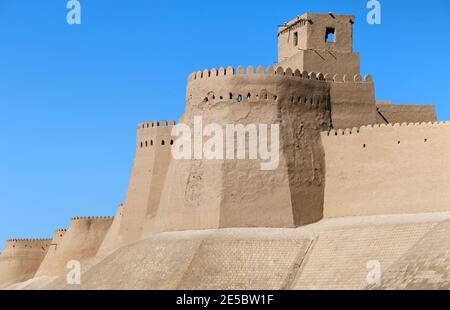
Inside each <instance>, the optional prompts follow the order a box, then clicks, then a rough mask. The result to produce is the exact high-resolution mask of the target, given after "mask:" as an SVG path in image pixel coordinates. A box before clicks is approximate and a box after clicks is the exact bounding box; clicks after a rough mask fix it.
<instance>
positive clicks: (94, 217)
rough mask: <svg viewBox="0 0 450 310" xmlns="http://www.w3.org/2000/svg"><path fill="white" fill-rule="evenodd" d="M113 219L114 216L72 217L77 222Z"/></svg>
mask: <svg viewBox="0 0 450 310" xmlns="http://www.w3.org/2000/svg"><path fill="white" fill-rule="evenodd" d="M112 220H114V216H84V217H72V222H77V221H112ZM66 231H67V230H66Z"/></svg>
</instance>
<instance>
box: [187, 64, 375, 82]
mask: <svg viewBox="0 0 450 310" xmlns="http://www.w3.org/2000/svg"><path fill="white" fill-rule="evenodd" d="M254 75H256V76H273V75H277V76H285V77H297V78H304V79H311V80H317V81H329V82H338V83H340V82H346V83H366V82H372V78H371V76H370V75H366V76H365V77H364V79H363V78H362V76H361V75H360V74H354V75H352V74H334V75H333V74H330V73H321V72H318V73H316V72H312V71H300V70H299V69H292V68H290V67H287V68H286V69H284V68H283V67H282V66H276V68H274V66H269V67H267V68H266V69H264V67H263V66H261V65H259V66H258V67H257V69H256V73H255V68H254V67H253V66H248V67H247V69H245V68H244V67H243V66H238V67H237V68H236V70H235V69H234V68H233V67H228V68H227V69H226V71H225V69H223V68H221V69H220V70H219V71H217V70H216V69H215V68H213V69H210V70H209V69H205V70H203V71H197V72H194V73H191V74H190V75H189V78H188V83H191V82H194V81H198V80H203V79H210V78H218V77H224V76H226V77H232V76H236V77H240V76H254Z"/></svg>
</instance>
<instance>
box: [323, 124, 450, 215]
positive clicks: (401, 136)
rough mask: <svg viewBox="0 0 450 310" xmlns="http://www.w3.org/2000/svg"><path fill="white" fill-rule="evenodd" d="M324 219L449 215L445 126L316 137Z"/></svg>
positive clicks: (448, 129)
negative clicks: (322, 169) (321, 159)
mask: <svg viewBox="0 0 450 310" xmlns="http://www.w3.org/2000/svg"><path fill="white" fill-rule="evenodd" d="M322 141H323V145H324V148H325V154H326V156H325V158H326V186H325V209H324V216H325V217H345V216H360V215H361V216H364V215H378V214H401V213H427V212H440V211H449V210H450V192H449V191H448V188H449V186H450V173H449V172H450V170H449V168H448V167H450V156H449V154H450V144H449V143H448V141H450V123H448V122H447V123H422V124H409V125H407V124H402V125H399V124H396V125H393V126H392V125H388V126H386V125H381V126H378V125H376V126H373V127H372V126H368V127H362V128H360V129H359V130H358V129H356V128H355V129H353V130H350V129H347V130H345V131H344V130H338V131H331V132H329V133H323V134H322Z"/></svg>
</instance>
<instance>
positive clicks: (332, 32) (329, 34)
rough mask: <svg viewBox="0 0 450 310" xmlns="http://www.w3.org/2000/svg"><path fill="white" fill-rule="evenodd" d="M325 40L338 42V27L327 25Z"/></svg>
mask: <svg viewBox="0 0 450 310" xmlns="http://www.w3.org/2000/svg"><path fill="white" fill-rule="evenodd" d="M325 42H326V43H334V42H336V29H335V28H331V27H327V30H326V32H325Z"/></svg>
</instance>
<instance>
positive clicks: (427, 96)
mask: <svg viewBox="0 0 450 310" xmlns="http://www.w3.org/2000/svg"><path fill="white" fill-rule="evenodd" d="M80 2H81V4H82V24H81V25H80V26H69V25H68V24H67V23H66V13H67V11H68V10H67V9H66V1H65V0H39V1H37V0H33V1H32V0H27V1H26V0H0V105H1V113H0V142H1V152H0V171H1V173H0V197H1V205H0V211H1V212H0V246H1V245H2V242H3V241H4V240H6V239H8V238H12V237H18V238H25V237H50V236H51V235H52V231H53V230H54V229H56V228H64V227H66V226H67V225H68V224H69V219H70V217H71V216H84V215H113V214H114V213H115V210H116V207H117V205H118V204H119V203H120V202H122V201H123V200H124V198H125V194H126V189H127V183H128V179H129V174H130V170H131V166H132V162H133V157H134V147H135V128H136V125H137V123H138V122H140V121H145V120H163V119H178V118H179V117H180V116H181V114H182V113H183V111H184V96H185V83H186V79H187V76H188V74H189V73H190V72H192V71H196V70H199V69H204V68H210V67H220V66H227V65H232V66H237V65H244V66H247V65H255V66H256V65H258V64H262V65H264V66H267V65H270V64H272V63H273V62H274V61H275V60H276V59H277V54H276V52H277V50H276V46H277V41H276V40H277V36H276V33H277V32H276V31H277V28H276V25H278V24H281V23H283V22H285V21H288V20H290V19H291V18H293V17H294V16H296V15H297V14H299V13H303V12H329V11H332V12H335V13H342V14H353V15H356V24H355V33H354V41H355V42H354V43H355V44H354V48H355V50H356V51H359V52H360V53H361V61H362V73H364V74H365V73H370V74H372V75H373V77H374V79H375V82H376V96H377V99H390V100H393V101H395V102H398V103H435V104H436V106H437V110H438V113H439V119H440V120H448V119H450V108H449V107H448V104H450V95H449V89H450V85H449V84H450V82H449V76H448V72H450V70H449V69H450V65H449V64H450V60H449V50H450V32H449V30H450V2H449V1H448V0H428V1H400V0H395V1H393V0H381V3H382V14H383V15H382V24H381V25H378V26H369V25H368V24H367V23H366V14H367V9H366V3H367V1H366V0H358V1H356V0H354V1H353V0H333V1H325V0H309V1H308V0H301V1H300V0H298V1H262V0H258V1H256V0H254V1H250V0H239V1H237V0H227V1H225V0H224V1H212V0H204V1H200V0H190V1H167V0H166V1H162V0H157V1H155V0H152V1H148V0H146V1H144V0H133V1H115V0H114V1H107V0H80Z"/></svg>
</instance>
